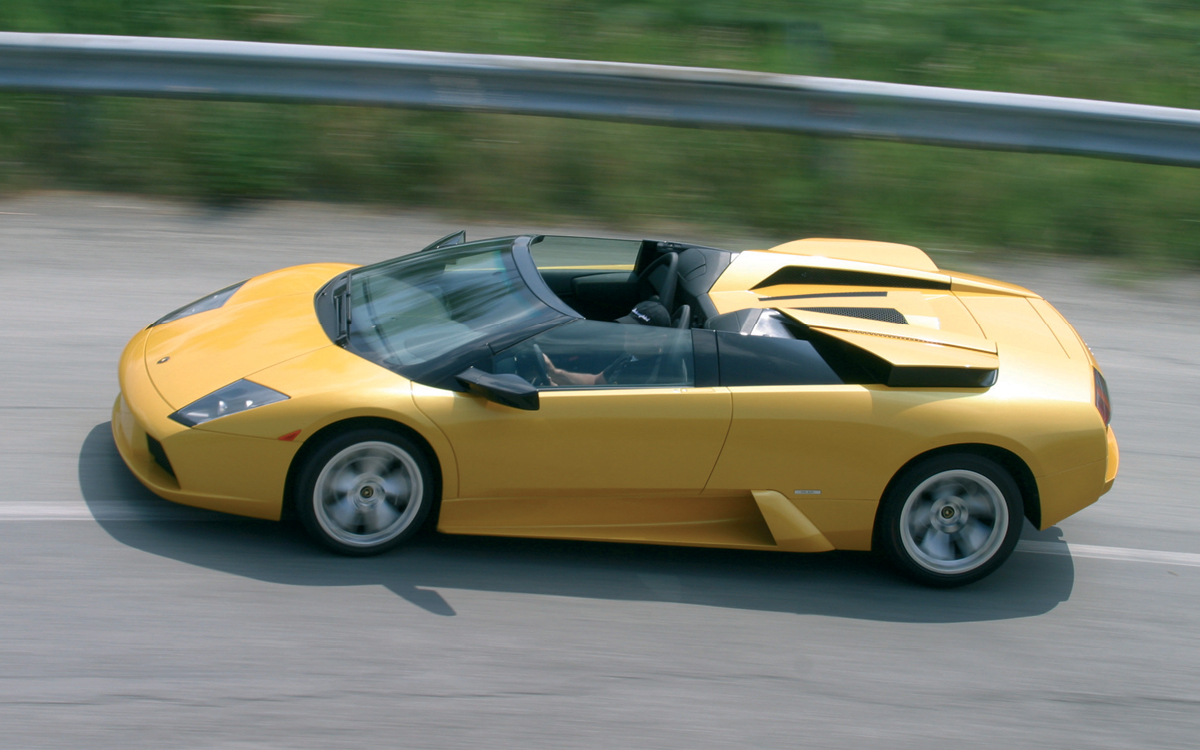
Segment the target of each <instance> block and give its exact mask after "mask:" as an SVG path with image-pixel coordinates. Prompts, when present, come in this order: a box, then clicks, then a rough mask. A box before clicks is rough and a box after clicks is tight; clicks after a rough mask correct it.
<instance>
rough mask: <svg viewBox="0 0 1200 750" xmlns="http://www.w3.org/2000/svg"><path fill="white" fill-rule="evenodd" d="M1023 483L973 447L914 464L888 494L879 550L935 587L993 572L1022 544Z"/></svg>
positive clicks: (881, 516) (880, 520) (878, 537)
mask: <svg viewBox="0 0 1200 750" xmlns="http://www.w3.org/2000/svg"><path fill="white" fill-rule="evenodd" d="M1022 508H1023V504H1022V500H1021V490H1020V488H1019V487H1018V486H1017V483H1016V482H1015V481H1013V478H1012V476H1011V475H1009V473H1008V472H1007V471H1005V470H1004V468H1003V467H1001V466H1000V465H999V464H997V463H996V462H995V461H992V460H990V459H987V458H984V457H982V456H977V455H973V454H952V455H942V456H934V457H932V458H929V459H927V460H925V461H922V462H921V463H919V464H917V465H915V466H913V467H911V468H909V469H908V470H906V471H905V472H904V474H903V475H901V476H900V477H898V478H897V481H896V482H895V483H894V484H893V485H892V487H891V488H890V490H889V491H888V493H887V496H886V497H884V499H883V503H882V505H881V507H880V509H879V518H878V521H877V524H876V536H875V538H876V542H877V543H878V545H879V548H880V551H881V552H882V553H883V554H884V555H885V556H886V557H887V558H888V560H889V561H890V562H891V563H892V564H893V565H894V566H895V567H897V568H898V569H899V570H900V571H901V572H903V573H905V574H907V575H908V576H909V577H911V578H913V579H915V580H917V581H918V582H920V583H923V584H926V585H928V586H940V587H950V586H961V585H963V584H967V583H971V582H972V581H978V580H979V579H981V578H983V577H985V576H987V575H990V574H991V573H992V572H993V571H995V570H996V569H997V568H998V567H1000V565H1001V564H1003V563H1004V561H1005V560H1006V559H1008V556H1009V555H1010V554H1012V551H1013V548H1014V547H1016V545H1017V538H1018V537H1019V536H1020V533H1021V519H1022V518H1023V514H1022Z"/></svg>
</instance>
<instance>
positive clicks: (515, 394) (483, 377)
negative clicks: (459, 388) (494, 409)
mask: <svg viewBox="0 0 1200 750" xmlns="http://www.w3.org/2000/svg"><path fill="white" fill-rule="evenodd" d="M455 378H457V379H458V382H460V383H462V384H463V385H465V386H466V387H467V388H468V389H470V391H471V392H472V393H478V394H479V395H480V396H483V397H484V398H486V399H487V400H488V401H495V402H496V403H497V404H503V405H504V406H511V407H513V408H514V409H525V410H526V411H537V410H538V409H539V408H540V407H541V402H540V401H539V399H538V390H537V388H536V387H534V385H533V384H532V383H530V382H529V381H528V380H526V379H525V378H522V377H521V376H519V375H511V374H507V373H506V374H503V375H493V374H491V373H490V372H484V371H483V370H480V369H478V368H475V367H468V368H467V369H465V370H463V371H462V372H460V373H459V374H458V375H456V376H455Z"/></svg>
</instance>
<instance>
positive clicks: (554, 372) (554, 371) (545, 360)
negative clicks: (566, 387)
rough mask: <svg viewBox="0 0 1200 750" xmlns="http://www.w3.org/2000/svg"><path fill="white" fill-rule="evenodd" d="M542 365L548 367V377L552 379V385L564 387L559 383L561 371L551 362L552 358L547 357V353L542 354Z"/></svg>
mask: <svg viewBox="0 0 1200 750" xmlns="http://www.w3.org/2000/svg"><path fill="white" fill-rule="evenodd" d="M542 364H544V365H545V366H546V377H548V378H550V382H551V384H553V385H562V383H560V382H558V377H559V374H560V372H561V371H560V370H559V369H558V368H557V367H555V366H554V363H553V362H551V361H550V358H549V357H547V356H546V353H545V352H542Z"/></svg>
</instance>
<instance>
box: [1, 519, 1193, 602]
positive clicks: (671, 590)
mask: <svg viewBox="0 0 1200 750" xmlns="http://www.w3.org/2000/svg"><path fill="white" fill-rule="evenodd" d="M198 512H202V511H195V510H192V509H190V508H185V507H183V506H174V505H163V506H161V507H140V508H139V507H133V506H129V505H125V504H123V503H112V504H107V503H106V504H105V506H104V507H100V506H97V507H96V508H95V511H94V512H93V509H92V508H90V507H88V505H87V504H85V503H81V502H80V503H71V502H45V503H29V502H0V521H141V520H178V521H187V520H194V519H195V518H196V514H197V513H198ZM215 518H224V519H227V520H230V521H233V520H236V519H237V518H238V517H237V516H216V517H215ZM206 520H207V519H206ZM1017 552H1031V553H1033V554H1037V555H1068V556H1070V557H1087V558H1093V559H1096V560H1118V561H1123V562H1138V563H1154V564H1158V565H1179V566H1183V567H1189V568H1200V554H1195V553H1191V552H1164V551H1162V550H1152V549H1130V548H1128V547H1100V546H1097V545H1094V544H1071V543H1067V542H1042V541H1037V540H1034V539H1022V540H1021V541H1020V542H1017ZM640 577H641V578H642V582H643V583H645V584H646V585H647V587H649V588H650V589H652V590H653V591H655V592H656V593H658V594H660V595H665V596H677V595H678V594H679V593H680V587H679V579H678V577H676V576H661V575H650V574H640Z"/></svg>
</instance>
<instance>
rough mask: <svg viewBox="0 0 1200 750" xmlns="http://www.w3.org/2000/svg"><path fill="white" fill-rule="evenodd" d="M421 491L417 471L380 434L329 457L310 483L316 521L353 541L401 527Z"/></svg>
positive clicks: (377, 539)
mask: <svg viewBox="0 0 1200 750" xmlns="http://www.w3.org/2000/svg"><path fill="white" fill-rule="evenodd" d="M424 495H425V488H424V483H423V482H422V480H421V471H420V469H419V468H418V467H417V463H416V461H414V460H413V457H412V456H410V455H409V454H408V452H407V451H405V450H404V449H403V448H401V447H400V446H398V445H395V444H393V443H388V442H384V441H381V440H371V441H366V442H362V443H355V444H354V445H351V446H350V447H348V448H345V449H343V450H341V451H340V452H338V453H337V455H335V456H334V457H333V458H331V459H330V460H329V461H328V462H327V463H326V464H325V466H324V467H323V468H322V469H321V473H320V475H318V476H317V481H316V484H315V486H314V488H313V510H314V511H316V513H315V516H316V520H317V523H319V524H320V525H321V528H322V529H323V530H324V531H325V533H326V534H328V535H329V536H330V537H332V538H334V539H336V540H337V541H339V542H342V543H343V544H347V545H350V546H354V547H371V546H375V545H379V544H383V543H385V542H387V541H389V540H391V539H394V538H396V537H397V536H399V535H400V534H402V533H404V530H405V529H407V528H408V527H409V525H410V524H412V522H413V519H414V518H416V516H417V514H418V512H420V509H421V503H422V500H423V498H424Z"/></svg>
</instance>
